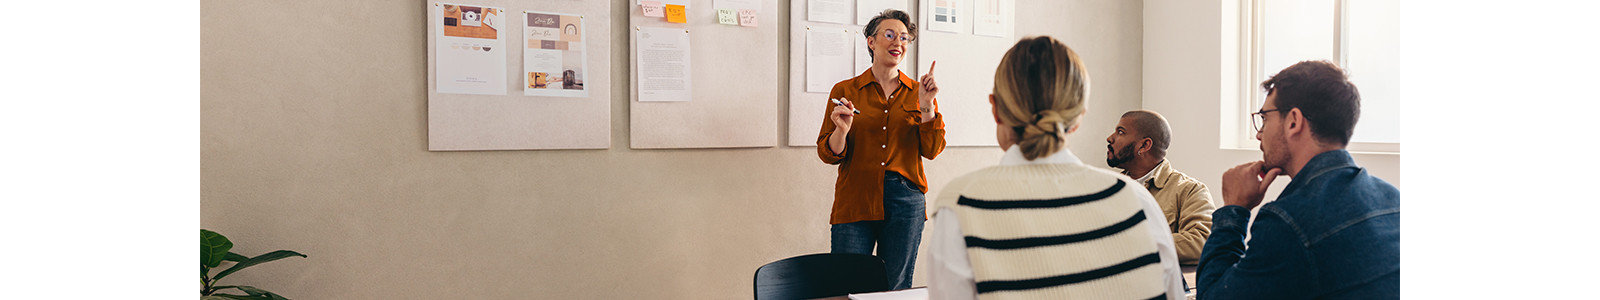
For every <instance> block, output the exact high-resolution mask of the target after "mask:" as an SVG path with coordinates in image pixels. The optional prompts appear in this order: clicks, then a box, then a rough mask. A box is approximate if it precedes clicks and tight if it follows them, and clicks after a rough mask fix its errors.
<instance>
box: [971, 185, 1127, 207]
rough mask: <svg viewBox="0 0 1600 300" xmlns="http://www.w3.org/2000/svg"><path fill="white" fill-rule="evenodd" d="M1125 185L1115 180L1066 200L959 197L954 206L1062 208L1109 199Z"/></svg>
mask: <svg viewBox="0 0 1600 300" xmlns="http://www.w3.org/2000/svg"><path fill="white" fill-rule="evenodd" d="M1127 185H1128V183H1126V182H1122V180H1117V184H1116V185H1112V186H1111V187H1109V188H1106V189H1105V190H1103V191H1100V192H1098V193H1094V194H1088V195H1083V196H1073V197H1066V198H1060V199H1044V200H1001V201H991V200H979V199H972V198H967V196H961V198H960V199H957V200H956V205H961V206H967V207H972V208H979V209H1016V208H1055V207H1063V206H1071V205H1078V204H1084V203H1089V202H1093V201H1095V200H1100V199H1105V198H1108V197H1111V195H1115V194H1117V192H1119V191H1122V188H1123V187H1125V186H1127Z"/></svg>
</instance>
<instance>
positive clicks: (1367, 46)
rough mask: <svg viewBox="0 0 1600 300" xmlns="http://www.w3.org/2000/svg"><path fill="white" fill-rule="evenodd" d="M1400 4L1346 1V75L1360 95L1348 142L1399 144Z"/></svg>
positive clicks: (1379, 0) (1383, 1)
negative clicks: (1352, 132)
mask: <svg viewBox="0 0 1600 300" xmlns="http://www.w3.org/2000/svg"><path fill="white" fill-rule="evenodd" d="M1397 2H1399V1H1388V0H1346V2H1345V5H1346V10H1345V11H1346V12H1347V13H1348V14H1349V15H1348V17H1347V18H1346V19H1347V20H1348V21H1349V37H1348V38H1349V48H1348V49H1349V50H1350V53H1348V54H1347V58H1348V59H1349V61H1348V62H1346V64H1345V71H1346V72H1349V74H1350V81H1351V82H1353V83H1355V84H1356V89H1357V90H1360V91H1361V120H1360V121H1359V122H1357V123H1356V132H1355V136H1353V137H1351V142H1367V143H1399V142H1400V97H1399V96H1400V89H1401V87H1402V86H1403V85H1402V84H1401V82H1400V78H1401V77H1400V64H1401V62H1400V47H1399V45H1400V7H1399V3H1397Z"/></svg>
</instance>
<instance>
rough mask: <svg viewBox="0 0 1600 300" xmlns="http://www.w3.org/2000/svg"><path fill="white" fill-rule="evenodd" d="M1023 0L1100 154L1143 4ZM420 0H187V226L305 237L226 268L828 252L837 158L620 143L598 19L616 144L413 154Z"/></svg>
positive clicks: (620, 265) (622, 294)
mask: <svg viewBox="0 0 1600 300" xmlns="http://www.w3.org/2000/svg"><path fill="white" fill-rule="evenodd" d="M612 2H613V6H614V7H613V8H612V12H611V13H612V14H613V16H614V17H613V20H614V22H615V23H614V24H612V25H613V28H626V24H625V22H626V20H627V18H623V17H615V16H622V15H625V14H626V13H627V9H629V8H630V7H629V6H628V4H631V3H633V1H631V0H614V1H612ZM1020 2H1021V3H1019V5H1018V7H1019V12H1018V22H1019V26H1018V27H1019V30H1018V34H1019V36H1026V35H1037V34H1048V35H1053V36H1056V37H1057V38H1060V39H1062V40H1064V41H1066V42H1067V43H1068V44H1069V45H1071V46H1073V47H1074V48H1075V49H1076V50H1077V51H1079V53H1080V54H1081V55H1082V56H1083V57H1084V59H1085V60H1086V62H1087V64H1088V65H1089V68H1090V70H1091V71H1090V72H1091V76H1093V78H1094V80H1095V81H1094V84H1095V88H1094V95H1092V98H1091V101H1092V103H1093V106H1091V111H1090V112H1089V113H1090V115H1089V117H1088V119H1087V120H1086V123H1085V125H1084V126H1083V128H1082V130H1083V131H1082V132H1085V133H1086V134H1078V135H1076V139H1075V141H1078V143H1076V144H1073V145H1072V146H1071V148H1072V149H1073V150H1074V151H1075V152H1077V153H1080V154H1083V155H1084V156H1083V157H1084V160H1085V161H1087V162H1089V163H1091V164H1094V165H1104V162H1103V160H1102V158H1103V157H1102V154H1101V153H1103V152H1104V150H1101V149H1104V148H1103V146H1102V145H1103V144H1102V142H1101V141H1100V140H1102V139H1104V135H1105V134H1106V133H1107V132H1109V131H1108V130H1109V127H1110V126H1109V125H1110V124H1111V123H1114V122H1115V118H1116V117H1117V116H1118V115H1119V114H1120V112H1121V111H1124V110H1128V109H1133V108H1136V107H1137V105H1138V101H1139V99H1140V97H1141V86H1140V85H1141V80H1140V79H1141V66H1140V64H1141V56H1140V50H1141V31H1140V26H1141V22H1140V17H1141V11H1142V9H1141V7H1140V3H1139V2H1138V1H1081V2H1080V1H1073V2H1058V1H1031V0H1022V1H1020ZM423 7H424V6H423V4H422V3H421V2H418V1H378V0H369V1H204V2H202V3H201V28H202V29H201V54H202V56H201V77H202V80H201V142H202V146H201V214H200V217H201V227H203V228H206V229H211V230H215V231H218V232H221V233H223V234H226V235H228V236H229V237H231V238H232V239H233V240H234V242H235V244H236V246H235V252H240V253H243V254H246V255H256V254H261V253H265V252H267V251H271V250H276V249H292V250H297V251H300V252H303V253H306V254H308V255H310V258H306V259H298V258H296V259H288V260H284V261H279V262H274V263H270V264H266V265H261V266H256V267H253V268H252V269H250V270H248V271H245V272H241V273H239V274H237V275H233V276H230V277H229V278H227V279H226V281H225V282H224V283H227V284H247V285H255V286H257V287H262V288H266V289H269V290H273V291H276V292H280V293H282V294H285V295H288V296H290V297H295V298H301V299H457V298H470V299H482V298H510V299H527V298H577V299H741V298H749V297H750V290H751V276H752V274H753V272H754V270H755V269H756V268H757V267H759V266H760V265H761V264H763V263H766V262H770V261H773V260H777V259H781V258H785V257H789V256H795V255H801V254H808V253H818V252H826V251H828V225H827V220H828V209H829V205H830V201H831V200H830V199H831V193H832V182H833V179H834V177H833V174H834V172H835V169H834V168H833V167H832V166H828V165H824V164H822V163H821V162H820V161H818V160H817V158H816V156H815V154H814V152H813V151H814V149H813V148H810V147H786V146H780V147H775V148H757V149H710V150H632V149H626V147H627V146H626V145H628V144H629V143H628V132H629V130H628V126H629V124H628V119H629V118H628V115H627V114H628V100H627V97H626V96H625V95H628V92H627V85H626V84H628V82H629V81H628V78H627V76H626V74H628V73H627V70H626V68H627V66H628V64H627V59H628V57H627V55H628V53H627V51H626V49H627V48H626V43H627V41H628V39H627V36H626V35H625V32H623V31H616V32H612V33H611V36H610V38H611V39H612V44H613V45H615V46H616V47H617V49H621V50H616V49H614V50H613V52H612V57H611V59H612V65H613V66H614V67H615V68H616V69H614V70H612V72H611V78H612V82H616V83H617V85H615V86H612V87H610V88H611V89H612V95H624V96H621V97H615V98H614V99H609V101H612V106H611V108H612V109H611V119H612V130H611V131H612V132H611V138H612V145H614V147H615V148H613V149H610V150H583V151H496V152H428V151H426V148H427V143H426V137H427V132H426V126H427V125H426V120H427V111H426V104H427V103H426V101H427V99H426V90H425V87H426V85H425V84H426V81H425V74H426V70H427V68H426V65H425V61H426V52H425V51H426V49H425V47H424V46H423V45H424V43H425V39H424V38H425V35H424V34H425V32H426V30H425V27H424V23H423V21H424V15H425V14H424V11H423ZM788 7H789V5H788V3H787V2H785V3H783V5H779V6H778V7H773V8H767V9H779V10H781V11H780V12H779V13H778V14H777V15H780V16H788V15H789V12H788ZM762 23H763V25H764V26H785V27H786V26H787V24H786V23H787V22H782V21H772V22H762ZM780 32H788V31H787V28H784V29H783V30H780ZM782 44H783V45H784V47H787V45H788V42H787V41H784V42H782ZM786 54H787V51H778V52H775V53H773V55H786ZM779 61H780V62H785V61H787V60H784V59H783V58H780V60H779ZM757 67H771V68H780V69H782V70H783V71H784V73H786V74H792V72H789V70H787V69H788V64H787V63H780V64H778V65H773V66H757ZM944 76H950V77H959V75H956V74H950V75H944ZM941 78H949V77H941ZM779 80H780V81H782V82H779V83H778V86H788V85H787V84H784V83H786V82H787V80H788V79H787V78H779ZM947 80H949V79H947ZM952 82H957V81H952ZM785 95H788V91H785V90H775V91H772V97H773V99H785V98H786V97H784V96H785ZM985 100H986V99H943V101H985ZM773 105H774V106H775V107H787V103H783V102H782V100H777V101H774V103H773ZM773 111H774V112H777V111H781V110H777V109H774V110H773ZM772 117H774V118H786V116H784V115H780V114H776V113H775V114H774V115H773V116H772ZM779 122H787V120H786V119H780V120H779ZM779 127H780V129H779V130H785V129H783V128H784V127H785V126H779ZM772 134H774V135H775V136H779V137H782V136H785V135H784V134H786V133H785V132H773V133H772ZM999 153H1000V151H999V150H998V149H997V148H994V147H976V148H951V149H946V150H945V152H944V154H943V155H941V156H940V157H939V158H938V159H937V160H934V161H931V162H927V169H928V172H929V173H928V177H929V178H930V181H931V183H932V185H933V189H934V191H933V192H934V193H937V192H938V190H939V188H940V187H942V186H943V185H944V183H946V182H948V181H949V180H950V179H952V178H953V177H955V176H957V175H959V174H962V173H965V172H968V171H971V170H974V169H976V168H980V167H982V166H986V165H990V164H993V163H994V162H995V161H996V159H997V157H998V156H999ZM929 198H932V197H931V195H930V197H929ZM921 258H922V261H923V262H922V263H921V264H920V265H921V266H919V268H918V270H919V272H918V274H917V278H916V282H915V285H925V284H926V282H927V281H926V280H927V276H926V270H927V268H926V260H927V257H926V255H923V256H922V257H921Z"/></svg>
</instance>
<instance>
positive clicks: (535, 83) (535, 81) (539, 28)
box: [522, 11, 589, 97]
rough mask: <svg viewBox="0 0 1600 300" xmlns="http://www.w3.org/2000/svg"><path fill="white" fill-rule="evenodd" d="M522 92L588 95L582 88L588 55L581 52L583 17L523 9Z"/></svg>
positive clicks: (546, 94) (587, 66) (534, 94)
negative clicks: (525, 22) (525, 21)
mask: <svg viewBox="0 0 1600 300" xmlns="http://www.w3.org/2000/svg"><path fill="white" fill-rule="evenodd" d="M524 14H525V15H526V17H527V19H528V22H527V27H526V28H524V29H523V32H524V34H523V41H524V45H523V48H522V73H523V77H524V81H523V84H522V87H523V90H522V91H523V95H527V96H555V97H589V91H588V90H587V89H584V85H583V82H584V80H583V79H584V75H586V74H588V69H589V56H588V53H589V52H588V51H584V47H583V46H584V40H583V34H584V31H585V29H584V27H583V16H581V15H568V14H558V13H546V12H532V11H530V12H525V13H524Z"/></svg>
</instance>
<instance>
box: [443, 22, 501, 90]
mask: <svg viewBox="0 0 1600 300" xmlns="http://www.w3.org/2000/svg"><path fill="white" fill-rule="evenodd" d="M433 11H434V15H435V16H438V17H436V18H434V19H433V20H430V23H431V24H432V26H433V29H434V30H433V32H434V83H435V84H436V87H435V91H436V92H438V93H449V94H479V95H505V94H506V50H505V49H506V42H505V35H504V34H501V30H499V29H496V28H495V27H493V26H485V25H484V24H483V23H484V22H483V20H485V19H495V21H500V19H499V16H500V15H501V14H504V13H505V10H502V9H500V8H495V7H484V6H468V5H457V4H444V5H435V6H433ZM447 14H448V15H447ZM446 18H449V19H453V20H455V23H456V24H455V25H454V26H450V25H445V19H446ZM492 22H493V21H491V23H492ZM446 27H449V28H448V29H449V30H446V29H447V28H446ZM489 35H493V37H492V38H491V37H489Z"/></svg>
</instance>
